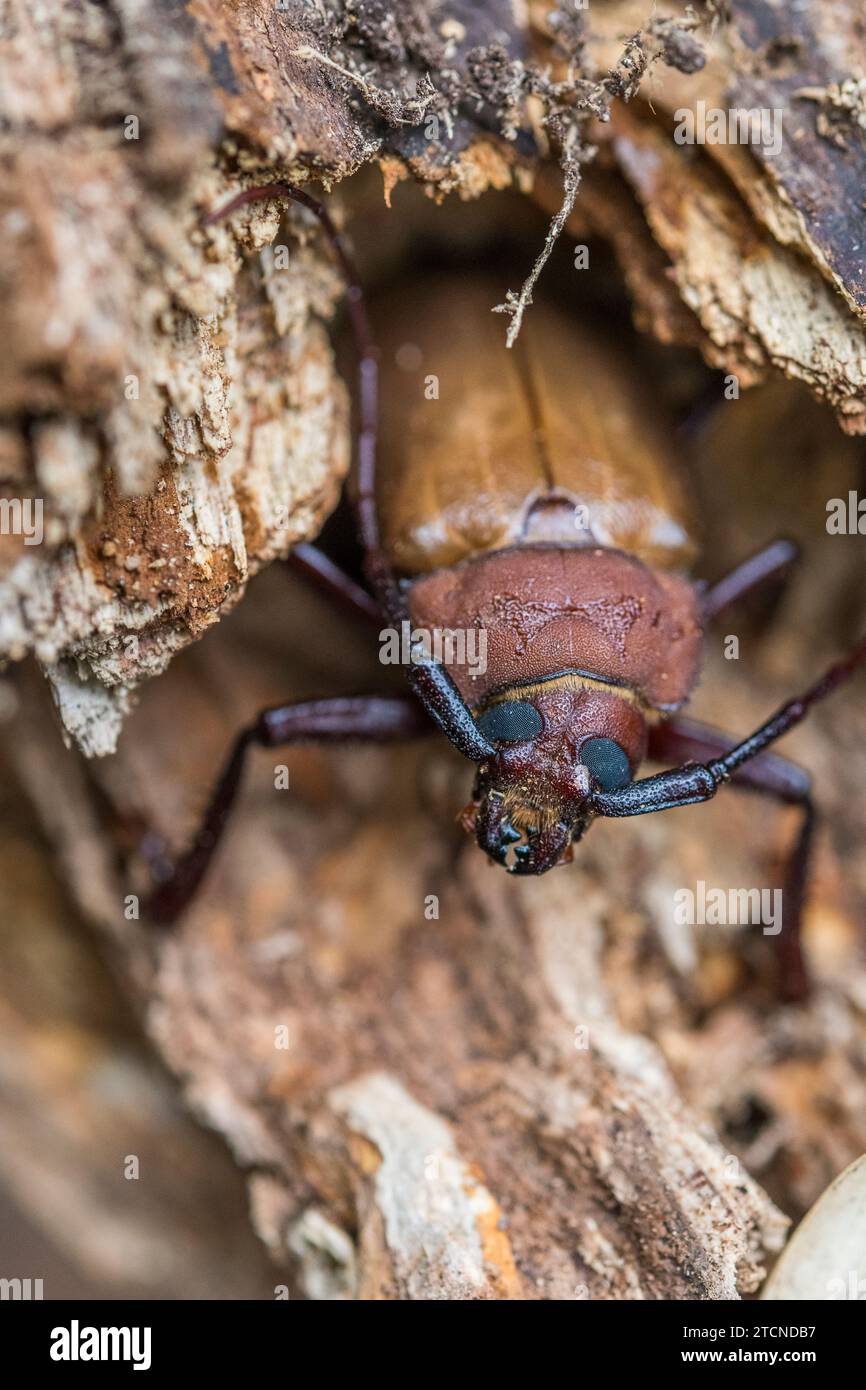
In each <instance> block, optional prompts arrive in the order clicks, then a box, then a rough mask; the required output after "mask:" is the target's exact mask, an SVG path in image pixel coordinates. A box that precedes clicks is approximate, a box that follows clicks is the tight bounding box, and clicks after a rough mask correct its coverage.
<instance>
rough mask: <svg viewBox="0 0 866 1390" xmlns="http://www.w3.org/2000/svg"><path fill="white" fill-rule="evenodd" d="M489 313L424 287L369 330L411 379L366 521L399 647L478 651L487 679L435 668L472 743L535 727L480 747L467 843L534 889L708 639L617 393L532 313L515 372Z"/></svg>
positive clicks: (473, 290)
mask: <svg viewBox="0 0 866 1390" xmlns="http://www.w3.org/2000/svg"><path fill="white" fill-rule="evenodd" d="M495 293H496V292H495V289H494V288H493V287H492V286H490V285H486V284H484V283H483V282H481V283H480V284H479V283H478V282H477V281H476V282H472V283H471V284H470V285H467V284H466V283H465V282H462V281H458V282H456V283H453V282H451V281H447V280H446V281H433V282H432V283H431V284H430V285H428V286H427V287H426V288H425V290H424V292H423V294H422V295H421V296H420V297H419V298H416V299H415V300H413V301H412V302H407V301H404V302H402V303H401V304H399V305H393V306H391V307H390V309H389V313H388V317H387V318H384V319H383V324H384V325H385V327H386V337H387V338H388V339H389V340H390V342H392V343H396V344H403V345H405V343H407V342H409V343H411V344H412V345H413V346H414V347H415V348H417V349H418V351H417V353H414V354H413V356H414V358H415V360H417V361H418V363H419V365H418V369H417V373H416V375H415V379H414V381H413V380H412V379H411V378H410V379H406V378H405V376H404V377H403V378H402V379H398V380H395V381H394V383H393V391H391V390H389V391H388V397H389V402H390V404H389V409H388V410H387V411H386V412H385V420H384V429H383V449H382V464H381V478H380V485H379V508H380V515H381V518H382V527H383V534H384V536H385V539H386V544H387V545H388V550H389V556H390V559H391V562H392V563H393V564H394V565H395V568H396V569H397V570H398V571H402V572H403V573H404V574H405V575H407V576H408V577H409V579H410V581H411V582H410V584H409V586H408V592H407V597H408V606H409V611H410V615H411V619H412V624H413V626H414V627H416V628H420V629H424V630H427V631H431V632H437V631H438V632H440V633H441V632H443V631H446V630H447V631H452V632H461V631H463V632H466V631H467V630H470V629H474V630H475V631H476V633H477V632H483V633H484V634H485V638H486V665H484V667H483V669H480V666H479V663H477V661H474V660H473V661H461V660H460V656H459V652H460V649H459V647H458V648H457V649H456V652H455V659H453V660H452V661H451V663H450V665H449V670H450V672H451V675H452V676H453V678H454V681H455V683H456V684H457V687H458V689H459V691H460V693H461V695H462V696H463V698H464V699H465V701H466V703H467V704H468V705H469V707H470V708H471V710H472V711H473V713H474V714H475V717H476V720H477V721H478V722H479V724H480V725H481V727H482V729H483V730H485V731H487V730H488V729H489V730H498V731H499V732H500V733H501V732H502V731H503V730H504V731H505V732H506V733H508V732H510V725H509V718H511V717H512V716H513V720H514V721H515V722H514V727H515V728H516V729H517V730H518V732H519V731H520V728H521V715H524V716H527V717H530V718H531V721H534V722H532V727H531V730H530V736H528V737H517V738H515V739H510V738H501V737H496V736H495V734H494V733H490V734H489V735H488V736H489V737H490V738H491V741H492V742H493V743H494V746H495V747H496V750H497V751H496V755H495V757H494V758H492V759H491V760H490V761H489V762H488V763H486V764H483V765H482V766H481V767H480V768H479V772H478V777H477V779H476V785H475V790H474V802H473V808H472V813H471V815H470V816H469V818H468V821H469V823H470V824H472V826H473V827H474V830H475V833H476V835H477V838H478V840H479V843H480V844H481V845H482V847H483V848H484V849H485V850H486V852H487V853H488V854H489V855H491V857H492V858H494V859H497V860H499V861H500V862H507V863H508V864H509V867H511V868H513V869H514V870H516V871H518V872H532V873H537V872H541V871H542V870H543V869H545V868H549V867H552V865H553V864H555V863H559V862H562V860H563V858H564V857H565V856H566V854H567V853H568V851H569V849H570V845H571V841H572V840H573V839H576V838H579V836H580V835H581V834H582V833H583V830H584V829H585V827H586V824H587V823H588V821H587V817H586V814H585V802H586V799H587V796H588V794H589V792H590V791H591V790H592V789H593V787H595V788H596V789H597V788H598V786H599V785H600V783H599V781H598V777H599V776H601V777H602V778H604V777H618V778H619V779H620V782H619V784H620V785H621V784H622V779H624V778H625V779H630V778H631V777H633V776H634V774H635V773H636V771H637V769H638V767H639V765H640V763H641V761H642V760H643V758H644V757H645V755H646V748H647V727H648V724H649V723H651V722H654V721H656V720H659V719H662V718H665V717H666V716H667V715H669V714H671V713H673V712H674V711H675V710H676V709H678V708H679V707H680V706H681V705H682V704H683V703H684V702H685V701H686V700H687V699H688V697H689V695H690V693H691V691H692V688H693V686H694V684H695V681H696V679H697V674H698V669H699V663H700V652H701V639H702V632H701V623H700V614H699V609H698V600H697V593H696V590H695V589H694V587H693V585H692V584H691V583H690V582H689V580H688V579H687V578H686V577H685V571H687V569H688V566H689V564H690V562H691V559H692V557H693V555H694V546H693V542H692V540H691V537H690V532H689V525H688V513H687V509H686V506H685V502H684V499H683V496H682V492H681V489H680V485H679V482H678V479H677V476H676V471H675V468H674V466H673V465H672V461H671V458H670V448H669V443H668V441H667V440H666V439H662V438H659V437H656V436H654V434H653V430H652V427H651V425H650V424H649V423H648V422H649V421H651V420H652V419H653V418H654V415H655V414H656V412H654V411H653V410H652V409H651V408H649V409H648V408H647V406H646V402H644V401H643V400H642V398H641V396H640V392H639V390H638V389H637V388H636V386H635V383H634V380H633V373H630V371H629V369H628V368H627V367H626V366H625V365H624V364H623V363H622V362H621V361H620V360H619V358H618V357H617V356H616V355H615V354H613V353H612V352H611V351H610V349H609V348H608V347H607V346H606V345H605V344H604V343H603V342H602V341H599V340H598V339H597V338H596V337H595V336H593V335H587V334H586V333H585V331H583V330H581V329H579V328H578V327H577V326H576V325H574V324H573V323H572V322H571V320H569V319H568V318H567V317H566V316H564V315H560V314H557V313H555V312H553V311H551V310H550V309H547V308H545V307H544V306H543V305H537V306H535V308H534V309H533V314H532V315H531V316H530V317H529V319H528V320H527V323H526V324H525V326H524V328H523V332H522V336H521V339H520V340H519V347H518V350H516V351H515V352H513V353H509V352H508V351H507V350H506V348H505V347H504V344H503V342H502V333H501V324H500V323H499V322H498V321H497V320H496V318H495V316H493V315H492V314H491V313H490V305H491V304H492V303H495V302H496V300H495ZM491 296H493V297H491ZM443 303H459V304H460V306H461V309H460V320H459V325H455V321H454V319H453V318H452V317H451V316H448V315H445V316H443V313H442V305H443ZM404 357H405V354H404ZM388 360H389V354H388V352H387V349H386V353H385V361H386V363H387V361H388ZM431 374H433V379H434V380H435V381H436V384H437V391H438V396H437V397H436V398H434V399H430V398H429V397H428V395H427V394H426V392H425V386H424V384H425V383H427V382H429V381H430V380H431ZM461 422H462V423H461ZM472 650H473V652H475V653H477V645H476V646H474V647H473V649H472ZM527 705H529V706H531V707H532V708H531V710H529V711H528V715H527V711H526V706H527ZM497 710H498V711H499V714H498V715H497V714H496V713H495V712H496V711H497ZM533 711H534V712H535V713H534V714H533ZM587 750H588V751H587ZM590 755H591V756H590ZM582 757H586V758H587V762H588V763H589V764H590V766H589V767H588V766H587V765H586V763H584V762H583V761H582V760H581V759H582ZM602 785H603V784H602Z"/></svg>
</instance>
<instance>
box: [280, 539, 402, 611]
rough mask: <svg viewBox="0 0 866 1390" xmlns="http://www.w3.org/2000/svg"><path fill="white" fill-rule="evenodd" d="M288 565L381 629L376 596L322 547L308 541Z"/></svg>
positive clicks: (296, 548) (296, 549)
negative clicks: (358, 582)
mask: <svg viewBox="0 0 866 1390" xmlns="http://www.w3.org/2000/svg"><path fill="white" fill-rule="evenodd" d="M286 565H287V567H288V568H289V569H290V570H291V571H293V572H294V573H295V574H297V575H299V576H300V577H301V578H302V579H304V580H306V581H307V582H308V583H309V584H311V585H312V586H313V588H315V589H318V590H319V592H320V593H323V594H325V595H326V596H327V597H328V598H330V599H332V600H333V601H334V602H335V603H338V604H339V605H340V607H341V608H343V609H344V611H346V612H348V613H350V614H352V615H354V616H355V617H360V618H364V619H365V620H366V621H367V622H371V623H376V624H377V625H378V626H381V624H382V620H383V617H384V614H383V613H382V609H381V607H380V605H379V604H378V603H377V602H376V600H375V599H374V598H373V595H372V594H369V593H368V592H367V590H366V589H363V588H362V587H361V585H360V584H357V583H356V582H355V580H354V579H353V578H352V577H351V575H348V574H346V572H345V571H344V570H341V569H340V567H339V565H337V564H335V563H334V561H333V560H332V559H331V557H330V556H329V555H326V554H325V552H324V551H323V550H319V548H318V546H315V545H309V544H307V543H306V542H303V543H302V544H300V545H296V546H294V548H293V549H292V550H291V551H290V552H289V554H288V556H287V557H286Z"/></svg>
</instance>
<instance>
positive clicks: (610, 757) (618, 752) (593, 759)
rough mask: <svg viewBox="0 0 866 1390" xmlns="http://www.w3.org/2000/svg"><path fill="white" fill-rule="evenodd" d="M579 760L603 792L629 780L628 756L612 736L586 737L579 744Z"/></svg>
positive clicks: (614, 788) (610, 790)
mask: <svg viewBox="0 0 866 1390" xmlns="http://www.w3.org/2000/svg"><path fill="white" fill-rule="evenodd" d="M580 761H581V762H582V763H583V765H584V767H585V768H588V769H589V775H590V777H591V778H592V779H593V781H594V782H597V783H598V785H599V786H600V787H601V789H602V791H603V792H612V791H616V789H617V787H624V786H626V785H627V784H628V783H629V782H630V781H631V767H630V766H629V761H628V758H627V757H626V755H625V752H624V750H623V749H622V748H620V746H619V744H618V743H614V741H613V739H612V738H588V739H587V740H586V743H584V744H582V745H581V749H580Z"/></svg>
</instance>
